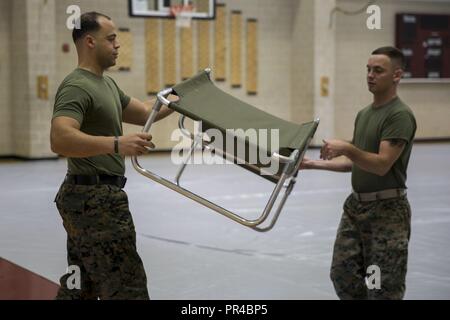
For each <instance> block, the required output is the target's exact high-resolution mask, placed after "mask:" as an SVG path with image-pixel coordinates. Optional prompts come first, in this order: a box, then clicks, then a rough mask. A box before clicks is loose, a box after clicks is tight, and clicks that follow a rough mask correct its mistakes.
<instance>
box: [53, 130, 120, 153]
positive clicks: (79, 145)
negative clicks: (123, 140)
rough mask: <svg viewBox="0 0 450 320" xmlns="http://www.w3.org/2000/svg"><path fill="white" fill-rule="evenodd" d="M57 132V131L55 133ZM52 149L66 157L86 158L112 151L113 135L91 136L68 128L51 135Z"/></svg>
mask: <svg viewBox="0 0 450 320" xmlns="http://www.w3.org/2000/svg"><path fill="white" fill-rule="evenodd" d="M55 134H58V133H55ZM51 140H52V143H51V144H52V151H53V152H55V153H57V154H59V155H62V156H65V157H68V158H86V157H93V156H98V155H103V154H112V153H114V137H103V136H91V135H88V134H85V133H83V132H81V131H79V130H75V129H70V130H67V131H66V130H65V132H63V133H59V134H58V138H54V137H52V139H51Z"/></svg>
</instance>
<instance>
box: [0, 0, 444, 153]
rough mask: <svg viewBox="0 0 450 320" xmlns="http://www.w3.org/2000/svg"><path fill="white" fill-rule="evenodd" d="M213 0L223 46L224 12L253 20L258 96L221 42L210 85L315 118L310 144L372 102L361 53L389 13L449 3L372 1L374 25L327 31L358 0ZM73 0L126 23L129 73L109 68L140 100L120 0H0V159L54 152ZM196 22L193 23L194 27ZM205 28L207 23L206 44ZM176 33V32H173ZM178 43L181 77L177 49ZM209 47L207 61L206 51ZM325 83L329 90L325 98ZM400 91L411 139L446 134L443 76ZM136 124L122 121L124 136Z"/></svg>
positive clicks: (385, 33)
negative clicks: (413, 133)
mask: <svg viewBox="0 0 450 320" xmlns="http://www.w3.org/2000/svg"><path fill="white" fill-rule="evenodd" d="M218 2H219V3H223V4H225V7H226V12H227V28H226V29H227V34H228V35H227V40H226V41H227V44H229V41H230V38H231V37H230V33H229V32H230V30H229V25H230V18H231V11H232V10H240V11H241V12H242V17H243V21H245V19H247V18H256V19H257V21H258V27H257V28H258V39H257V40H258V79H257V82H258V91H257V95H248V94H247V92H246V88H245V85H243V86H242V87H241V88H231V83H230V81H229V80H230V79H229V78H230V65H229V63H230V62H229V61H230V54H231V52H230V49H229V47H230V46H229V45H228V46H227V50H228V51H227V55H226V59H227V64H226V68H227V78H228V79H226V81H225V82H220V83H217V85H218V86H219V87H220V88H221V89H223V90H225V91H227V92H228V93H230V94H232V95H234V96H237V97H238V98H240V99H242V100H244V101H246V102H248V103H250V104H252V105H255V106H257V107H259V108H261V109H262V110H264V111H267V112H270V113H273V114H275V115H277V116H279V117H281V118H284V119H286V120H291V121H294V122H306V121H310V120H312V119H313V118H315V117H320V118H321V125H320V126H319V130H318V132H317V135H316V144H319V143H320V141H321V139H322V138H326V137H328V138H329V137H333V136H335V137H338V138H343V139H350V138H351V135H352V129H353V122H354V118H355V116H356V112H357V111H358V110H359V109H360V108H362V107H363V106H365V105H368V104H369V103H370V101H371V95H370V93H369V92H368V91H367V86H366V80H365V77H366V69H365V65H366V63H367V58H368V56H369V54H370V52H371V51H372V50H373V49H375V48H376V47H378V46H382V45H393V44H394V40H395V39H394V37H395V29H394V27H395V19H394V18H395V13H397V12H406V11H410V12H424V13H426V12H438V13H450V4H449V3H448V2H447V3H442V2H436V1H435V2H431V1H427V2H426V3H425V2H422V1H414V0H409V1H408V0H405V1H395V2H393V1H388V0H379V1H377V4H378V5H379V6H380V7H381V11H382V29H381V30H368V29H367V28H366V19H367V17H368V15H367V14H366V13H363V14H359V15H354V16H347V15H343V14H340V13H336V14H335V15H334V16H333V24H332V28H329V26H328V23H329V21H330V20H329V18H330V12H331V10H332V9H333V8H334V7H335V6H340V7H343V8H345V9H348V10H354V9H359V8H361V1H356V0H321V1H313V0H281V1H272V0H245V1H239V0H219V1H218ZM72 4H77V5H79V6H80V7H81V10H82V12H86V11H91V10H96V11H99V12H103V13H105V14H107V15H109V16H111V17H112V18H113V20H114V21H115V23H116V25H117V27H123V28H128V29H129V30H130V32H131V34H132V38H133V46H134V49H133V52H132V54H133V56H132V61H133V62H132V66H131V70H130V71H111V72H108V74H110V75H111V76H113V77H114V79H115V80H116V81H117V82H118V83H119V85H120V86H121V87H122V89H123V90H124V91H125V92H127V93H128V94H129V95H131V96H135V97H137V98H139V99H142V100H145V99H148V98H149V96H147V94H146V90H145V79H146V75H145V30H144V29H145V23H144V21H145V20H144V19H141V18H130V17H129V16H128V4H127V1H125V0H80V1H75V0H57V1H56V0H47V1H44V0H36V1H30V0H15V1H11V0H0V41H1V43H2V46H1V47H0V81H1V85H0V156H10V155H16V156H21V157H26V158H42V157H44V158H45V157H53V156H55V155H54V154H53V153H52V152H51V151H50V145H49V141H48V140H49V131H50V118H51V113H52V109H53V102H54V95H55V93H56V89H57V86H58V85H59V83H60V82H61V81H62V79H63V78H64V77H65V76H66V75H67V74H68V73H69V72H71V71H72V70H73V69H74V68H75V67H76V64H77V57H76V51H75V46H74V44H73V43H72V39H71V31H70V30H68V29H67V28H66V20H67V18H68V14H67V13H66V9H67V7H68V6H69V5H72ZM195 24H196V22H195V21H194V22H193V26H194V28H195ZM213 28H214V26H213V22H212V23H211V25H210V36H211V43H212V41H213V40H214V39H213V35H214V32H213V30H214V29H213ZM243 29H245V27H244V25H243ZM176 32H177V36H178V34H179V30H177V31H176ZM241 36H242V45H241V48H242V63H243V65H242V68H241V70H242V72H243V74H242V79H245V64H244V61H245V60H244V59H245V45H244V43H245V32H244V30H243V32H242V34H241ZM177 39H178V38H177ZM176 42H177V43H176V57H177V66H176V67H177V71H178V72H177V73H178V81H179V80H181V79H180V78H179V77H180V75H179V74H180V73H179V68H180V66H179V54H180V52H179V42H178V40H177V41H176ZM63 44H68V45H69V48H70V51H69V52H68V53H64V52H63V51H62V46H63ZM194 44H195V43H194ZM194 48H196V46H195V45H194ZM194 50H196V49H194ZM210 54H211V59H210V61H211V62H212V63H213V54H214V53H213V50H212V48H211V49H210ZM194 57H195V53H194ZM194 66H195V64H194ZM41 75H47V76H48V86H49V90H48V91H49V92H48V100H45V99H42V98H41V99H40V98H38V97H37V78H38V76H41ZM323 79H325V80H327V81H328V85H327V87H326V88H323V87H322V86H321V83H322V82H321V81H323ZM323 83H326V82H323ZM324 89H326V90H325V91H328V95H325V96H324V95H323V92H324ZM400 95H401V97H402V98H403V99H404V100H405V101H406V102H407V103H409V105H410V106H411V107H412V109H413V111H414V112H415V114H416V116H417V120H418V132H417V137H418V138H421V137H425V138H429V137H433V138H439V137H450V127H449V126H448V124H447V123H446V122H447V120H448V119H449V118H450V117H449V116H450V108H449V106H448V101H450V90H449V84H448V83H414V84H413V83H403V84H401V85H400ZM176 123H177V117H176V116H172V117H171V118H170V119H169V120H167V121H166V120H165V121H162V122H160V123H157V124H156V125H155V127H154V130H152V131H153V132H152V134H153V135H154V142H155V144H156V145H157V147H158V148H161V149H167V148H170V147H171V146H173V145H175V144H176V142H175V141H170V140H169V137H170V133H171V132H172V130H173V129H174V128H176ZM140 129H141V128H139V127H135V126H128V125H126V126H125V133H128V132H133V131H137V130H140Z"/></svg>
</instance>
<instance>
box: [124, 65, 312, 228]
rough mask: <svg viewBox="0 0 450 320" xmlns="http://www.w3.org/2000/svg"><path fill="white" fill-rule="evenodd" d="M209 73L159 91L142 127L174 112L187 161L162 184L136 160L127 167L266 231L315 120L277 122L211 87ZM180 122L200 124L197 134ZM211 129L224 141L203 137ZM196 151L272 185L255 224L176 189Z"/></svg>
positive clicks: (292, 177)
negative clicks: (185, 141) (263, 135)
mask: <svg viewBox="0 0 450 320" xmlns="http://www.w3.org/2000/svg"><path fill="white" fill-rule="evenodd" d="M210 73H211V70H210V69H206V70H204V71H202V72H200V73H199V74H197V75H196V76H194V77H192V78H190V79H187V80H185V81H183V82H181V83H179V84H177V85H175V86H174V87H172V88H168V89H165V90H162V91H160V92H159V93H158V95H157V99H156V102H155V104H154V106H153V109H152V112H151V114H150V116H149V118H148V120H147V123H146V124H145V126H144V128H143V132H149V131H150V128H151V126H152V124H153V123H154V120H155V117H156V115H157V113H158V112H159V110H160V109H161V107H162V105H166V106H168V107H169V108H171V109H173V110H175V111H176V112H178V113H180V119H179V122H178V125H179V128H180V130H181V132H182V133H183V134H184V135H186V136H188V137H189V138H190V139H191V140H192V143H191V147H190V150H189V154H188V157H186V158H185V160H184V162H183V163H182V164H181V167H180V169H179V170H178V172H177V175H176V177H175V180H174V181H170V180H167V179H165V178H163V177H160V176H159V175H157V174H156V173H153V172H152V171H150V170H147V169H145V168H143V167H141V165H140V164H139V162H138V159H137V157H132V164H133V167H134V168H135V169H136V170H137V171H138V172H139V173H141V174H142V175H144V176H146V177H148V178H150V179H152V180H154V181H156V182H158V183H160V184H162V185H164V186H166V187H168V188H170V189H172V190H174V191H176V192H178V193H180V194H182V195H184V196H186V197H188V198H190V199H192V200H194V201H197V202H198V203H200V204H202V205H204V206H206V207H208V208H210V209H213V210H215V211H216V212H218V213H220V214H222V215H224V216H226V217H228V218H230V219H232V220H234V221H236V222H238V223H240V224H242V225H244V226H247V227H250V228H253V229H254V230H256V231H268V230H270V229H272V228H273V226H274V225H275V223H276V221H277V219H278V217H279V215H280V212H281V210H282V208H283V206H284V204H285V202H286V200H287V198H288V196H289V194H290V192H291V191H292V188H293V187H294V185H295V182H296V177H297V174H298V168H299V166H300V163H301V161H302V159H303V156H304V154H305V152H306V150H307V148H308V147H309V144H310V142H311V139H312V137H313V135H314V133H315V131H316V129H317V126H318V124H319V120H318V119H317V120H315V121H311V122H308V123H304V124H301V125H299V124H294V123H291V122H288V121H285V120H282V119H280V118H277V117H275V116H273V115H271V114H268V113H266V112H264V111H262V110H260V109H258V108H256V107H253V106H251V105H249V104H247V103H245V102H243V101H241V100H239V99H237V98H235V97H233V96H231V95H229V94H227V93H225V92H223V91H222V90H220V89H219V88H217V87H216V86H215V85H214V84H213V82H212V81H211V79H210ZM170 94H174V95H177V96H178V97H179V100H177V101H170V100H168V99H167V97H168V96H169V95H170ZM186 117H188V118H190V119H192V120H194V121H201V122H202V130H201V132H200V133H197V134H196V135H194V134H193V133H192V132H190V131H188V130H187V129H186V128H185V125H184V120H185V118H186ZM211 129H214V130H216V131H214V132H220V133H222V134H223V136H224V137H225V138H226V139H223V140H222V141H220V139H218V140H217V139H211V138H208V136H207V134H208V132H210V131H211ZM252 130H253V131H252ZM264 130H265V131H264ZM249 132H257V133H259V132H264V133H266V134H268V133H272V132H275V133H277V134H275V135H274V136H273V137H275V138H278V139H270V141H267V140H265V139H260V138H261V136H259V135H257V139H253V138H252V135H251V134H248V133H249ZM205 133H206V134H205ZM253 136H255V135H253ZM271 137H272V134H271ZM215 140H217V141H215ZM230 141H231V143H230ZM199 147H201V149H202V150H206V149H209V150H210V151H212V152H213V153H214V154H215V155H220V156H221V157H223V158H224V159H227V160H228V161H232V162H233V163H235V164H236V165H239V166H241V167H243V168H245V169H248V170H250V171H251V172H253V173H255V174H259V175H261V177H263V178H265V179H267V180H269V181H271V182H272V183H274V184H275V186H274V189H273V191H272V194H271V196H270V198H269V199H268V202H267V204H266V206H265V208H264V210H263V212H262V214H261V215H260V216H259V217H258V218H257V219H246V218H244V217H242V216H240V215H238V214H236V213H234V212H231V211H229V210H227V209H225V208H223V207H221V206H219V205H217V204H216V203H214V202H212V201H209V200H208V199H205V198H203V197H201V196H199V195H197V194H195V193H193V192H191V191H189V190H187V189H185V188H183V187H182V186H181V185H180V178H181V175H182V174H183V171H184V169H185V167H186V165H187V163H188V161H189V158H190V157H191V156H192V154H193V152H195V150H196V149H197V148H199ZM266 160H270V161H266ZM283 188H284V189H285V190H284V194H283V196H282V197H281V199H280V201H279V202H278V205H277V207H276V209H275V212H274V213H273V215H272V216H273V217H272V220H271V221H270V223H269V224H268V225H266V226H264V227H263V226H262V224H263V222H265V221H266V220H267V218H268V217H269V215H270V214H271V212H272V209H273V207H274V204H275V203H276V202H277V199H278V196H279V194H280V192H281V190H282V189H283Z"/></svg>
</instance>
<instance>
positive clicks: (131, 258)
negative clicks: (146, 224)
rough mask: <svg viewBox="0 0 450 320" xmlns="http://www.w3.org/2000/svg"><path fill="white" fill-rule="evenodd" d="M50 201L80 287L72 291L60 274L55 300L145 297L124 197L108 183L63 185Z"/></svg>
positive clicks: (66, 275)
mask: <svg viewBox="0 0 450 320" xmlns="http://www.w3.org/2000/svg"><path fill="white" fill-rule="evenodd" d="M55 202H56V206H57V208H58V211H59V213H60V215H61V217H62V220H63V225H64V228H65V230H66V231H67V260H68V264H69V266H77V267H78V268H79V271H80V272H79V273H80V283H81V286H80V289H77V288H76V287H75V288H74V287H73V286H70V285H69V282H70V281H69V278H70V277H71V274H70V273H67V274H65V275H63V276H62V277H61V279H60V285H61V287H60V289H59V291H58V294H57V296H56V299H97V298H100V299H149V296H148V291H147V278H146V275H145V270H144V266H143V263H142V261H141V258H140V257H139V255H138V253H137V251H136V232H135V229H134V224H133V220H132V217H131V213H130V211H129V208H128V197H127V195H126V193H125V192H124V191H123V190H121V189H120V188H119V187H117V186H113V185H91V186H88V185H74V184H68V183H63V184H62V186H61V188H60V190H59V192H58V194H57V196H56V199H55ZM69 270H70V269H69Z"/></svg>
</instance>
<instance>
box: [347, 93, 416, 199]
mask: <svg viewBox="0 0 450 320" xmlns="http://www.w3.org/2000/svg"><path fill="white" fill-rule="evenodd" d="M415 133H416V120H415V118H414V114H413V113H412V111H411V109H410V108H409V107H408V106H407V105H406V104H404V103H403V102H402V101H401V100H400V98H398V97H397V98H395V99H393V100H392V101H390V102H388V103H387V104H385V105H383V106H379V107H377V108H374V107H373V106H372V105H370V106H368V107H366V108H364V109H362V110H361V111H360V112H359V113H358V115H357V116H356V121H355V130H354V133H353V144H354V145H355V146H356V147H357V148H359V149H361V150H364V151H367V152H371V153H378V152H379V146H380V142H381V141H383V140H391V139H401V140H404V141H405V142H406V145H405V148H404V149H403V152H402V154H401V155H400V157H399V158H398V159H397V161H395V163H394V164H393V166H392V167H391V169H390V170H389V172H388V173H387V174H386V175H385V176H382V177H381V176H378V175H376V174H373V173H370V172H367V171H364V170H363V169H361V168H359V167H358V166H356V165H353V169H352V186H353V190H355V191H356V192H375V191H380V190H385V189H394V188H404V189H406V170H407V168H408V162H409V157H410V155H411V149H412V142H413V139H414V135H415Z"/></svg>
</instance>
